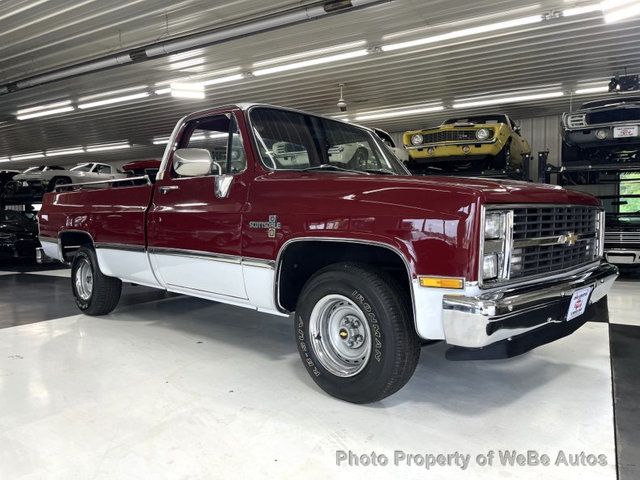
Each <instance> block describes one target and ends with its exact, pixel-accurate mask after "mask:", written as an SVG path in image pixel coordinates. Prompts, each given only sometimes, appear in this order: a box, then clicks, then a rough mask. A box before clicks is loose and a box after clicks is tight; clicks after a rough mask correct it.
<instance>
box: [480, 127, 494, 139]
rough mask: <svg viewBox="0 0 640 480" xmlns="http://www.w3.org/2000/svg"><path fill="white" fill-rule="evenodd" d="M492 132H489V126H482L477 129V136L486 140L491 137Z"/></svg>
mask: <svg viewBox="0 0 640 480" xmlns="http://www.w3.org/2000/svg"><path fill="white" fill-rule="evenodd" d="M490 133H491V132H489V130H488V129H487V128H480V129H478V130H476V138H477V139H478V140H486V139H487V138H489V135H490Z"/></svg>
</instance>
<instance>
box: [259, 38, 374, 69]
mask: <svg viewBox="0 0 640 480" xmlns="http://www.w3.org/2000/svg"><path fill="white" fill-rule="evenodd" d="M366 44H367V41H366V40H358V41H356V42H350V43H342V44H340V45H334V46H332V47H325V48H317V49H315V50H309V51H307V52H299V53H293V54H291V55H284V56H282V57H275V58H270V59H268V60H260V61H259V62H254V63H253V65H252V67H253V68H260V67H265V66H267V65H274V64H276V63H286V62H291V61H293V60H298V59H300V58H309V57H314V56H317V55H325V54H327V53H333V52H339V51H342V50H349V49H350V48H357V47H363V46H364V45H366Z"/></svg>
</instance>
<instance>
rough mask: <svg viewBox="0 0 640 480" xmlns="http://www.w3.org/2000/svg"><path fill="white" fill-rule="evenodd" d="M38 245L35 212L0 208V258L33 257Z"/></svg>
mask: <svg viewBox="0 0 640 480" xmlns="http://www.w3.org/2000/svg"><path fill="white" fill-rule="evenodd" d="M39 245H40V244H39V242H38V222H37V221H36V215H35V213H27V212H18V211H14V210H0V258H30V259H35V256H36V248H37V247H38V246H39Z"/></svg>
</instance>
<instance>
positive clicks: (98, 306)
mask: <svg viewBox="0 0 640 480" xmlns="http://www.w3.org/2000/svg"><path fill="white" fill-rule="evenodd" d="M71 288H72V289H73V296H74V298H75V301H76V305H77V306H78V308H79V309H80V310H82V312H83V313H86V314H87V315H106V314H108V313H111V312H112V311H113V309H114V308H116V306H117V305H118V302H119V301H120V294H121V292H122V282H121V281H120V279H118V278H114V277H107V276H106V275H104V274H103V273H102V272H101V271H100V267H99V266H98V259H97V257H96V253H95V251H94V250H93V249H92V248H88V247H82V248H80V249H79V250H78V251H77V252H76V253H75V255H74V257H73V264H72V266H71Z"/></svg>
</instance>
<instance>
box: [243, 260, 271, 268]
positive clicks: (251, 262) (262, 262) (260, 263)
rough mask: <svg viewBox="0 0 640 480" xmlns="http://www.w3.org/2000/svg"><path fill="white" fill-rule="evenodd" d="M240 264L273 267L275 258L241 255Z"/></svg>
mask: <svg viewBox="0 0 640 480" xmlns="http://www.w3.org/2000/svg"><path fill="white" fill-rule="evenodd" d="M241 262H242V266H247V267H256V268H269V269H275V267H276V262H275V260H267V259H264V258H252V257H242V260H241Z"/></svg>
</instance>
